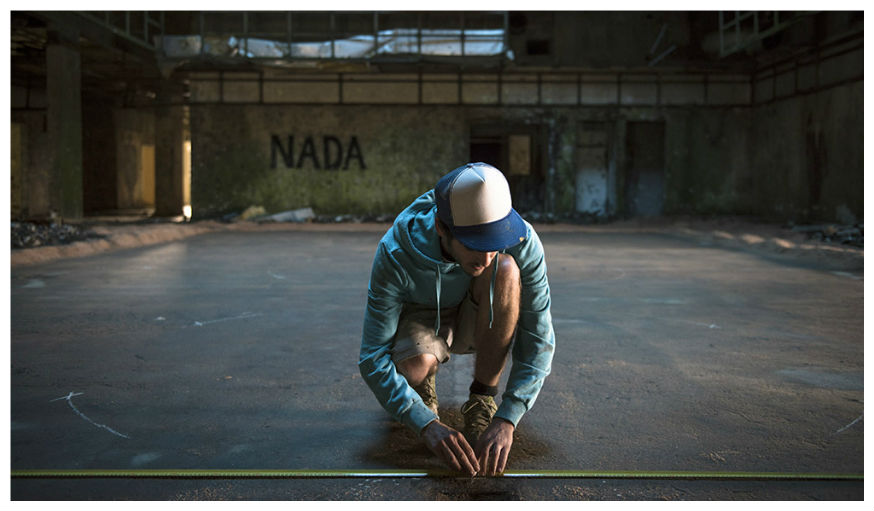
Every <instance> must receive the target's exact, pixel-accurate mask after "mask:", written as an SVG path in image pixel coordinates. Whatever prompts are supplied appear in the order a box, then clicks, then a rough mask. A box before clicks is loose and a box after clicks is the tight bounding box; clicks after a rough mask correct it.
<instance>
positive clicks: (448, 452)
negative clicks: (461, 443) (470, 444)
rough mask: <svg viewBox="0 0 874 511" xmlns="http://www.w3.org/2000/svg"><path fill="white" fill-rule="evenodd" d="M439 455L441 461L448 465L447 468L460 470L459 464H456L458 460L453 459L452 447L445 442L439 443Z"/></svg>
mask: <svg viewBox="0 0 874 511" xmlns="http://www.w3.org/2000/svg"><path fill="white" fill-rule="evenodd" d="M440 455H441V457H442V458H443V461H445V462H446V464H447V465H449V468H451V469H453V470H457V471H459V472H460V471H461V465H459V464H458V460H456V459H455V454H453V452H452V449H451V448H450V447H449V446H448V445H446V444H440Z"/></svg>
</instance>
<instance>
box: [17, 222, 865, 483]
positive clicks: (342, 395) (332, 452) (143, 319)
mask: <svg viewBox="0 0 874 511" xmlns="http://www.w3.org/2000/svg"><path fill="white" fill-rule="evenodd" d="M385 228H386V226H385V225H378V224H358V225H354V224H339V225H315V224H304V225H287V224H276V225H261V226H258V225H254V224H233V225H228V224H189V225H157V226H125V225H119V226H109V227H107V229H108V230H109V231H110V232H108V233H107V237H106V238H105V239H103V240H99V241H98V242H95V243H92V245H94V246H91V247H88V245H87V244H82V245H80V246H74V245H75V244H74V245H69V246H67V247H44V248H41V249H32V250H26V251H19V252H18V253H16V252H13V254H12V273H11V281H10V284H11V297H12V299H11V312H12V315H11V382H12V387H11V389H12V392H11V405H12V406H11V419H12V423H11V440H12V441H11V461H12V468H13V469H32V468H55V469H61V468H103V469H106V468H120V469H124V468H177V469H178V468H278V469H303V468H309V469H379V468H409V469H429V468H437V467H438V465H437V464H436V462H435V461H434V460H433V459H432V457H431V456H430V454H429V453H428V452H427V450H426V449H425V448H424V447H423V446H422V445H421V444H420V443H419V442H418V441H417V440H416V438H415V437H414V436H413V435H412V434H411V433H409V432H407V431H406V430H404V429H403V428H401V427H399V426H397V425H395V424H393V423H392V422H391V421H390V420H389V419H388V417H387V416H386V415H385V414H384V412H382V410H381V409H380V408H379V406H378V404H377V403H376V401H375V399H374V398H373V397H372V395H371V394H370V392H369V390H368V389H367V388H366V386H365V385H364V384H363V382H362V381H361V378H360V376H359V375H358V370H357V367H356V364H355V362H356V358H357V353H358V343H359V337H360V329H361V319H362V317H363V306H364V300H365V296H366V286H367V277H368V272H369V267H370V263H371V260H372V255H373V250H374V248H375V245H376V242H377V241H378V239H379V237H380V236H381V234H382V232H384V230H385ZM538 231H539V232H540V233H541V238H542V240H543V243H544V246H545V249H546V254H547V262H548V265H549V277H550V283H551V288H552V293H553V310H552V312H553V318H554V324H555V329H556V335H557V354H556V359H555V364H554V367H553V373H552V375H551V376H550V377H549V379H548V380H547V383H546V385H545V386H544V390H543V392H542V393H541V396H540V398H539V399H538V402H537V404H536V405H535V408H534V410H532V411H531V412H530V413H529V414H527V415H526V416H525V418H524V419H523V422H522V423H521V424H520V427H519V430H518V431H517V436H516V443H515V445H514V449H513V452H512V455H511V465H510V467H509V468H511V469H514V470H541V469H542V470H547V469H548V470H685V471H688V470H696V471H766V472H824V473H834V472H840V473H862V472H863V470H864V456H863V439H864V435H863V430H864V420H863V419H862V418H861V417H862V414H863V407H864V399H863V391H864V363H863V330H864V318H863V295H864V289H863V288H864V273H863V271H864V265H863V252H862V250H860V249H854V248H852V247H834V246H829V245H826V244H821V243H820V244H818V243H809V242H806V241H805V240H804V239H800V237H798V238H797V239H793V238H792V236H791V235H789V234H788V233H786V232H784V231H782V230H780V229H777V228H771V227H768V226H750V225H746V224H738V223H736V222H725V223H723V224H718V223H717V224H714V223H706V224H702V223H697V222H692V221H688V222H685V223H679V224H678V223H671V224H667V225H665V224H658V223H650V224H624V225H607V226H594V227H580V226H567V225H549V226H542V227H540V226H538ZM192 234H199V235H197V236H192ZM99 242H104V243H105V244H100V243H99ZM471 368H472V361H471V360H470V357H454V358H453V360H452V361H451V362H450V363H449V364H447V365H446V366H445V367H444V369H443V370H442V371H441V373H440V376H439V379H438V392H439V394H440V398H441V405H442V409H441V415H444V416H445V417H446V418H447V420H450V421H452V420H455V419H457V412H455V409H456V408H457V406H459V405H460V404H461V402H463V400H464V398H465V395H464V394H465V390H466V388H467V386H468V385H469V378H470V372H471ZM71 393H72V394H71ZM65 397H66V399H65ZM12 497H13V499H25V500H26V499H52V498H57V499H128V498H130V499H316V500H322V499H326V500H327V499H343V500H359V499H361V500H369V499H415V500H420V499H421V500H434V499H469V500H475V499H481V498H485V499H506V500H517V499H525V500H530V499H540V500H543V499H545V500H551V499H562V500H564V499H593V500H625V499H634V500H662V499H668V500H693V499H720V500H731V499H765V500H795V499H803V500H808V499H828V500H845V499H850V500H857V499H862V498H863V484H862V483H861V482H803V483H800V482H756V481H721V482H720V481H717V482H714V481H680V480H675V481H661V480H659V481H652V480H642V481H627V480H501V479H477V480H474V481H470V480H466V479H430V480H411V479H365V480H360V479H359V480H354V479H353V480H291V481H290V480H215V481H189V480H106V479H103V480H82V479H76V480H57V479H52V480H34V479H14V480H12Z"/></svg>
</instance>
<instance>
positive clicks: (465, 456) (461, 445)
mask: <svg viewBox="0 0 874 511" xmlns="http://www.w3.org/2000/svg"><path fill="white" fill-rule="evenodd" d="M453 440H455V442H454V444H453V445H454V447H455V449H456V451H455V454H456V456H457V457H458V459H460V460H461V461H462V464H463V465H464V467H465V468H466V469H467V473H468V474H470V475H471V476H474V475H476V473H477V472H478V471H479V463H477V461H476V456H474V454H473V449H471V448H470V444H468V443H467V440H465V439H464V437H463V436H461V434H459V435H458V437H455V436H453Z"/></svg>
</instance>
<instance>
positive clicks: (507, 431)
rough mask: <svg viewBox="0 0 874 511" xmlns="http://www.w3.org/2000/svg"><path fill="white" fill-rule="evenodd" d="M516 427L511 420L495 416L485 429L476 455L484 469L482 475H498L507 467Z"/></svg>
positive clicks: (477, 446) (478, 443)
mask: <svg viewBox="0 0 874 511" xmlns="http://www.w3.org/2000/svg"><path fill="white" fill-rule="evenodd" d="M514 431H516V427H515V426H513V424H512V423H511V422H508V421H505V420H504V419H500V418H498V417H495V419H494V420H493V421H492V423H491V424H489V427H488V428H487V429H486V430H485V431H483V433H482V435H480V437H479V440H478V441H477V443H476V457H477V458H478V460H479V466H480V467H481V469H482V472H481V475H490V476H493V475H498V474H501V473H503V472H504V468H506V467H507V458H508V457H509V456H510V447H512V445H513V432H514Z"/></svg>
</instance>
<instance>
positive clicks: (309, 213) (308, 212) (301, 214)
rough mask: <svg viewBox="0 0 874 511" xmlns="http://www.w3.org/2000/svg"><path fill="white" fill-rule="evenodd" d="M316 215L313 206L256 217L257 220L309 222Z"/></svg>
mask: <svg viewBox="0 0 874 511" xmlns="http://www.w3.org/2000/svg"><path fill="white" fill-rule="evenodd" d="M315 217H316V214H315V213H313V208H299V209H293V210H291V211H283V212H281V213H275V214H272V215H266V216H261V217H258V218H257V220H258V221H259V222H309V221H311V220H312V219H313V218H315Z"/></svg>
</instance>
